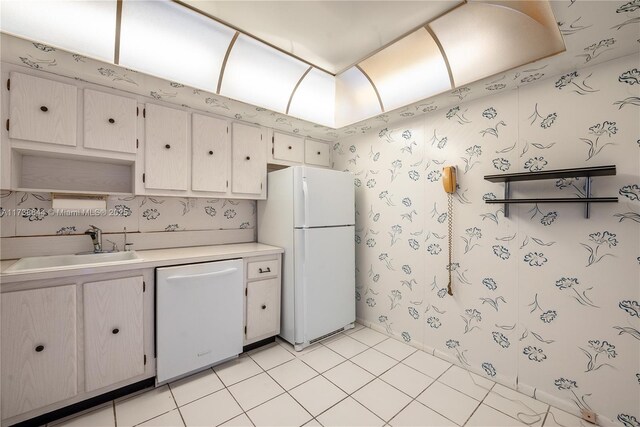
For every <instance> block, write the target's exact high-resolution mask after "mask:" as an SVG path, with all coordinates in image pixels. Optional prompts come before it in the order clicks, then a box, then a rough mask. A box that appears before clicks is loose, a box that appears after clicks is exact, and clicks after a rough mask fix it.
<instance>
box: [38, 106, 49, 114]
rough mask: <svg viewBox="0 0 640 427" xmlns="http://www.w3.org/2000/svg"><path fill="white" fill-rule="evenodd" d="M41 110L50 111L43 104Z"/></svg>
mask: <svg viewBox="0 0 640 427" xmlns="http://www.w3.org/2000/svg"><path fill="white" fill-rule="evenodd" d="M40 111H44V112H45V113H46V112H47V111H49V109H48V108H47V107H45V106H44V105H43V106H42V107H40Z"/></svg>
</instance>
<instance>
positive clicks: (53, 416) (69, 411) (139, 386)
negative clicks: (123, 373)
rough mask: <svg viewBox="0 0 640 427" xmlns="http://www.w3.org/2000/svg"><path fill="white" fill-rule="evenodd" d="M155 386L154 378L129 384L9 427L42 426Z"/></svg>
mask: <svg viewBox="0 0 640 427" xmlns="http://www.w3.org/2000/svg"><path fill="white" fill-rule="evenodd" d="M154 385H155V378H147V379H144V380H142V381H138V382H137V383H133V384H129V385H126V386H124V387H121V388H118V389H116V390H112V391H110V392H108V393H105V394H101V395H99V396H95V397H92V398H89V399H87V400H83V401H82V402H78V403H74V404H73V405H69V406H65V407H64V408H60V409H56V410H55V411H51V412H47V413H46V414H42V415H39V416H37V417H35V418H31V419H29V420H25V421H21V422H19V423H16V424H11V427H37V426H43V425H45V424H48V423H50V422H53V421H55V420H59V419H61V418H65V417H68V416H70V415H73V414H76V413H78V412H82V411H86V410H87V409H90V408H93V407H94V406H98V405H102V404H103V403H107V402H110V401H112V400H115V399H118V398H120V397H123V396H127V395H129V394H131V393H134V392H136V391H139V390H143V389H145V388H150V387H153V386H154Z"/></svg>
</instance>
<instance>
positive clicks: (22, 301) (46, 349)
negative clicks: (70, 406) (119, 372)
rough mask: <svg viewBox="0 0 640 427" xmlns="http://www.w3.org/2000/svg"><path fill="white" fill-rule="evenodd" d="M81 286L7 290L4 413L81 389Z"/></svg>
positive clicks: (4, 300) (28, 408)
mask: <svg viewBox="0 0 640 427" xmlns="http://www.w3.org/2000/svg"><path fill="white" fill-rule="evenodd" d="M76 336H77V333H76V286H75V285H66V286H57V287H51V288H42V289H33V290H28V291H19V292H10V293H6V294H2V343H1V346H2V356H1V357H2V382H1V384H2V416H3V418H9V417H12V416H14V415H18V414H22V413H24V412H28V411H31V410H33V409H36V408H40V407H42V406H46V405H50V404H52V403H55V402H59V401H61V400H64V399H68V398H70V397H73V396H75V395H76V394H77V392H78V389H77V384H78V372H77V366H78V363H77V346H76Z"/></svg>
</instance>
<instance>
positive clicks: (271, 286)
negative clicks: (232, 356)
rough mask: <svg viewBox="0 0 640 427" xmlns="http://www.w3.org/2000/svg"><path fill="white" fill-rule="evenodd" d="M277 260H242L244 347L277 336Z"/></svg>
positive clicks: (278, 274) (275, 258)
mask: <svg viewBox="0 0 640 427" xmlns="http://www.w3.org/2000/svg"><path fill="white" fill-rule="evenodd" d="M281 259H282V258H281V256H280V255H278V256H276V257H273V256H271V257H260V258H248V259H246V260H245V263H246V268H245V272H246V273H245V274H246V280H245V296H246V297H245V298H246V300H245V334H244V345H247V344H252V343H254V342H257V341H260V340H263V339H265V338H270V337H273V336H276V335H278V334H279V333H280V288H281V279H280V265H281V262H282V261H281Z"/></svg>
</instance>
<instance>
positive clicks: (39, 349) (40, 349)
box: [36, 344, 44, 353]
mask: <svg viewBox="0 0 640 427" xmlns="http://www.w3.org/2000/svg"><path fill="white" fill-rule="evenodd" d="M42 350H44V346H43V345H42V344H41V345H39V346H37V347H36V352H38V353H40V352H41V351H42Z"/></svg>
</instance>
